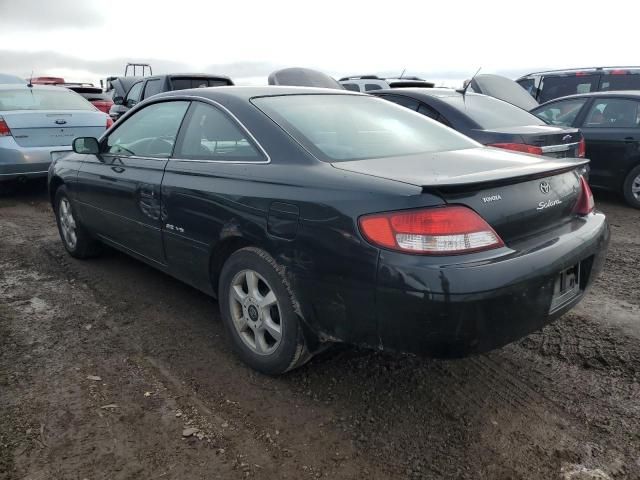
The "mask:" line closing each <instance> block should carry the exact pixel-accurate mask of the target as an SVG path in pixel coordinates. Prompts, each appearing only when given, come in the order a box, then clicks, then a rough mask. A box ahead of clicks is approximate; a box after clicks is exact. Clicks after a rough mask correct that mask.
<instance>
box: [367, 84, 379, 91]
mask: <svg viewBox="0 0 640 480" xmlns="http://www.w3.org/2000/svg"><path fill="white" fill-rule="evenodd" d="M364 90H365V92H368V91H370V90H382V87H381V86H380V85H377V84H375V83H365V84H364Z"/></svg>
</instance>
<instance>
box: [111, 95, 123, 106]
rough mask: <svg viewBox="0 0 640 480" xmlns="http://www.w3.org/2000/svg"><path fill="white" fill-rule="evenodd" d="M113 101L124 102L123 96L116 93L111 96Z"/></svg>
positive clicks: (117, 103) (119, 103) (116, 102)
mask: <svg viewBox="0 0 640 480" xmlns="http://www.w3.org/2000/svg"><path fill="white" fill-rule="evenodd" d="M113 103H115V104H116V105H122V104H123V103H124V97H121V96H120V95H116V96H115V97H113Z"/></svg>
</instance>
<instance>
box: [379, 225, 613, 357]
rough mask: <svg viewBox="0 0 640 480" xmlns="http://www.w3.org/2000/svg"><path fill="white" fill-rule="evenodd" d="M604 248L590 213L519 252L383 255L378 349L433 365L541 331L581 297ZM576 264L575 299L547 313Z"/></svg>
mask: <svg viewBox="0 0 640 480" xmlns="http://www.w3.org/2000/svg"><path fill="white" fill-rule="evenodd" d="M608 242H609V228H608V225H607V222H606V219H605V216H604V215H603V214H601V213H593V214H591V215H589V216H587V217H583V218H578V219H575V220H573V221H572V222H570V223H568V224H566V225H565V226H563V227H561V228H560V229H557V230H554V231H553V232H549V233H547V234H546V235H542V236H540V235H539V236H536V237H535V238H531V239H529V240H524V241H521V242H519V244H518V245H512V246H510V247H511V248H512V250H509V249H507V248H505V249H501V250H499V251H498V250H497V251H494V252H493V253H491V252H484V255H481V254H477V255H474V256H473V258H472V259H469V258H468V257H465V260H464V263H460V260H461V257H459V258H456V257H447V258H441V259H440V260H437V259H436V260H434V259H433V257H432V258H431V259H429V260H428V261H431V262H434V263H432V264H429V265H425V264H424V263H425V257H420V256H409V255H402V254H397V253H392V252H384V253H382V254H381V257H380V264H379V268H378V287H377V291H376V305H377V307H378V315H379V317H378V325H379V331H380V340H381V343H382V345H383V348H385V349H390V350H399V351H406V352H413V353H417V354H423V355H429V356H436V357H456V356H463V355H468V354H472V353H479V352H484V351H487V350H491V349H494V348H497V347H500V346H502V345H505V344H507V343H510V342H512V341H515V340H518V339H520V338H522V337H524V336H526V335H528V334H529V333H531V332H533V331H535V330H538V329H540V328H542V327H543V326H544V325H545V324H547V323H549V322H551V321H553V320H554V319H556V318H558V317H559V316H561V315H562V314H564V313H565V312H567V311H568V310H569V309H571V308H572V307H573V306H575V305H576V304H577V303H578V302H579V301H580V300H581V299H582V297H583V296H584V294H585V292H586V290H587V289H588V287H589V286H590V284H591V283H592V282H593V279H594V278H595V276H596V275H597V274H598V272H599V271H600V270H601V268H602V265H603V263H604V257H605V254H606V250H607V245H608ZM578 263H579V264H580V267H581V278H580V293H579V294H578V296H577V297H574V298H573V299H572V300H570V301H569V302H568V303H567V304H565V305H562V306H560V307H559V308H557V309H556V310H555V311H550V307H551V299H552V296H553V287H554V282H555V280H556V278H557V275H558V274H559V272H560V271H562V270H563V269H566V268H569V267H571V266H573V265H576V264H578Z"/></svg>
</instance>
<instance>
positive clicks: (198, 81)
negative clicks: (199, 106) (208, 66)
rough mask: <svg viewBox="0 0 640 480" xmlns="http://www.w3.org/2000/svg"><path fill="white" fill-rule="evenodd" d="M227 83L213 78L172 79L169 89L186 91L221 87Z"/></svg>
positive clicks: (227, 83)
mask: <svg viewBox="0 0 640 480" xmlns="http://www.w3.org/2000/svg"><path fill="white" fill-rule="evenodd" d="M225 85H229V82H227V81H226V80H223V79H215V78H172V79H171V88H172V89H173V90H186V89H188V88H206V87H223V86H225Z"/></svg>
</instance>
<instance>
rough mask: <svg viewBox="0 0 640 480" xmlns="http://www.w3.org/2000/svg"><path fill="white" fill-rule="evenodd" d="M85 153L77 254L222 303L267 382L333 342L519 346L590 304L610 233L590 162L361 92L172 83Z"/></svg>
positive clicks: (444, 351)
mask: <svg viewBox="0 0 640 480" xmlns="http://www.w3.org/2000/svg"><path fill="white" fill-rule="evenodd" d="M73 149H74V153H71V154H68V155H66V156H64V157H61V158H59V159H57V161H56V162H55V163H54V164H52V166H51V168H50V170H49V189H50V195H51V201H52V205H53V209H54V211H55V214H56V218H57V222H58V227H59V230H60V235H61V238H62V241H63V243H64V246H65V248H66V249H67V251H68V252H69V253H70V254H71V255H73V256H74V257H78V258H85V257H89V256H92V255H95V254H97V253H98V252H99V250H100V246H101V245H102V244H106V245H109V246H111V247H115V248H116V249H119V250H122V251H123V252H126V253H127V254H129V255H131V256H133V257H135V258H137V259H139V260H141V261H143V262H146V263H148V264H150V265H153V266H154V267H156V268H158V269H160V270H162V271H163V272H166V273H168V274H170V275H173V276H174V277H176V278H178V279H180V280H183V281H185V282H187V283H189V284H191V285H193V286H194V287H195V288H198V289H200V290H202V291H204V292H206V293H208V294H210V295H212V296H215V297H217V298H218V302H219V305H220V309H221V313H222V320H223V323H224V325H225V327H226V329H227V331H228V334H229V337H230V339H231V341H232V343H233V345H234V347H235V350H236V351H237V352H238V354H239V356H240V357H241V358H242V359H243V360H244V361H245V362H246V363H247V364H249V365H250V366H251V367H253V368H255V369H257V370H259V371H261V372H265V373H269V374H278V373H282V372H285V371H287V370H290V369H292V368H295V367H296V366H299V365H301V364H303V363H304V362H305V361H306V360H308V359H309V358H310V357H311V356H312V355H313V354H314V353H316V352H318V351H320V350H321V349H323V347H324V346H325V345H328V344H330V343H331V342H346V343H350V344H354V345H361V346H367V347H371V348H375V349H380V350H394V351H404V352H413V353H417V354H423V355H428V356H438V357H442V356H445V357H446V356H461V355H467V354H471V353H477V352H482V351H486V350H490V349H493V348H496V347H499V346H501V345H504V344H506V343H509V342H512V341H514V340H517V339H519V338H521V337H523V336H525V335H527V334H528V333H530V332H532V331H534V330H536V329H540V328H541V327H543V326H544V325H545V324H546V323H548V322H550V321H552V320H554V319H556V318H557V317H559V316H560V315H562V314H563V313H565V312H566V311H567V310H569V309H570V308H572V307H573V306H574V305H576V303H577V302H578V301H580V299H581V298H582V297H583V296H584V294H585V291H586V290H587V288H588V287H589V285H590V284H591V283H592V282H593V279H594V277H595V276H596V275H597V273H598V271H599V270H600V269H601V267H602V264H603V261H604V256H605V251H606V248H607V244H608V241H609V230H608V226H607V222H606V219H605V216H604V215H603V214H602V213H599V212H598V211H596V210H594V203H593V197H592V195H591V191H590V190H589V187H588V185H587V183H586V181H585V180H584V178H583V177H582V176H581V174H580V172H582V171H583V170H584V169H583V166H584V165H585V163H586V162H587V161H586V160H584V159H572V158H562V159H550V158H544V157H539V156H533V155H525V154H520V153H514V152H509V151H505V150H502V149H493V148H488V147H484V146H481V145H480V144H478V143H476V142H475V141H473V140H470V139H469V138H467V137H465V136H463V135H461V134H459V133H457V132H455V131H454V130H451V129H449V128H448V127H445V126H443V125H441V124H439V123H438V122H435V121H433V120H431V119H429V118H426V117H424V116H422V115H420V114H418V113H416V112H412V111H409V110H408V109H405V108H403V107H400V106H397V105H394V104H392V103H390V102H387V101H385V100H382V99H380V98H375V97H371V96H367V95H363V94H359V93H353V92H347V91H344V92H340V91H336V90H325V89H313V88H299V87H260V88H257V87H256V88H254V87H217V88H210V89H198V90H183V91H177V92H170V93H166V94H160V95H157V96H154V97H152V98H151V99H149V100H147V101H145V102H142V103H141V104H139V105H137V106H136V107H135V108H134V109H132V110H131V111H130V112H128V113H127V114H126V115H125V116H124V117H123V118H122V119H121V120H120V121H118V122H117V123H116V124H115V125H114V126H113V127H112V128H110V129H109V130H108V131H107V132H106V133H105V134H104V135H102V137H101V138H100V139H99V140H98V139H95V138H92V137H82V138H77V139H76V140H75V141H74V144H73ZM179 321H180V319H179V318H178V319H176V322H179Z"/></svg>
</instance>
